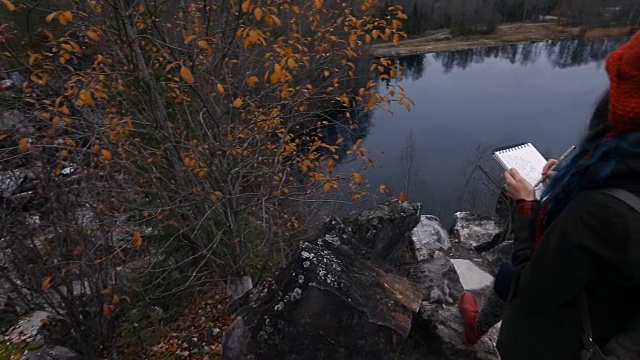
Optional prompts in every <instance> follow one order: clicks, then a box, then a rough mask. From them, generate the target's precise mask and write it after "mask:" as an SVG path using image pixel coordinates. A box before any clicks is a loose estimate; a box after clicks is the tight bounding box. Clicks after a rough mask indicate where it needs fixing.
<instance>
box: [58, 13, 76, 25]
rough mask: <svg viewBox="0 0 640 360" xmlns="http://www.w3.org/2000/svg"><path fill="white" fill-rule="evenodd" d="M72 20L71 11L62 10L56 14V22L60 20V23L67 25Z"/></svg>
mask: <svg viewBox="0 0 640 360" xmlns="http://www.w3.org/2000/svg"><path fill="white" fill-rule="evenodd" d="M72 20H73V14H72V13H71V11H63V12H61V13H60V16H58V22H60V25H67V24H68V23H70V22H71V21H72Z"/></svg>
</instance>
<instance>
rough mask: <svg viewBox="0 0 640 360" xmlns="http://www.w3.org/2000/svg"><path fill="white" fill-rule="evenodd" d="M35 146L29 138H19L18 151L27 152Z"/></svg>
mask: <svg viewBox="0 0 640 360" xmlns="http://www.w3.org/2000/svg"><path fill="white" fill-rule="evenodd" d="M33 149H34V147H33V145H31V141H29V139H28V138H24V139H20V140H18V151H19V152H21V153H23V154H24V153H27V152H30V151H33Z"/></svg>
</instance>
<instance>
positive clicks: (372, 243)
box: [349, 201, 421, 263]
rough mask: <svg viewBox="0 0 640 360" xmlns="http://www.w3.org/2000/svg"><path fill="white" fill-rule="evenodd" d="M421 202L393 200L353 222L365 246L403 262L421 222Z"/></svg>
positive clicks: (395, 260) (355, 232)
mask: <svg viewBox="0 0 640 360" xmlns="http://www.w3.org/2000/svg"><path fill="white" fill-rule="evenodd" d="M420 208H421V206H420V204H411V203H408V202H404V203H400V202H398V201H391V202H389V203H387V204H383V205H379V206H377V207H376V208H374V209H372V210H369V211H365V212H364V213H362V214H361V215H360V216H359V217H358V218H357V219H355V220H354V221H353V222H352V223H351V224H349V225H350V228H351V232H352V233H353V234H355V236H356V238H357V240H358V241H359V242H361V243H362V244H363V245H364V246H365V247H367V248H369V249H372V250H373V252H374V254H375V255H376V256H378V257H379V258H380V259H382V260H384V261H387V262H389V263H395V262H397V261H399V260H400V259H401V257H402V255H403V254H404V251H405V250H406V249H407V245H409V242H410V241H411V231H412V230H413V228H415V227H416V225H417V224H418V223H419V222H420Z"/></svg>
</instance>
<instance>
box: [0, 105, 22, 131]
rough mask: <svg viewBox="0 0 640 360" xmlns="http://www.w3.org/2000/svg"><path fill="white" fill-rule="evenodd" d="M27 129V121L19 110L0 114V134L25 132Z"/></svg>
mask: <svg viewBox="0 0 640 360" xmlns="http://www.w3.org/2000/svg"><path fill="white" fill-rule="evenodd" d="M26 127H27V120H26V118H25V117H24V115H23V114H22V113H20V112H19V111H18V110H7V111H4V112H0V133H8V132H12V131H15V130H23V129H25V128H26Z"/></svg>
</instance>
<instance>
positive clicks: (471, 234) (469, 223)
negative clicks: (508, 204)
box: [451, 212, 502, 249]
mask: <svg viewBox="0 0 640 360" xmlns="http://www.w3.org/2000/svg"><path fill="white" fill-rule="evenodd" d="M453 221H454V223H453V226H452V231H451V232H452V234H453V238H454V239H455V240H456V241H458V242H460V243H461V244H463V245H465V246H469V247H471V248H474V249H477V248H478V247H479V246H481V245H482V244H484V243H487V242H491V241H492V240H493V237H494V236H495V235H498V234H500V233H501V231H502V227H501V226H500V223H501V222H500V220H498V219H494V218H491V217H486V216H480V215H476V214H472V213H468V212H458V213H455V214H454V217H453Z"/></svg>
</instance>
